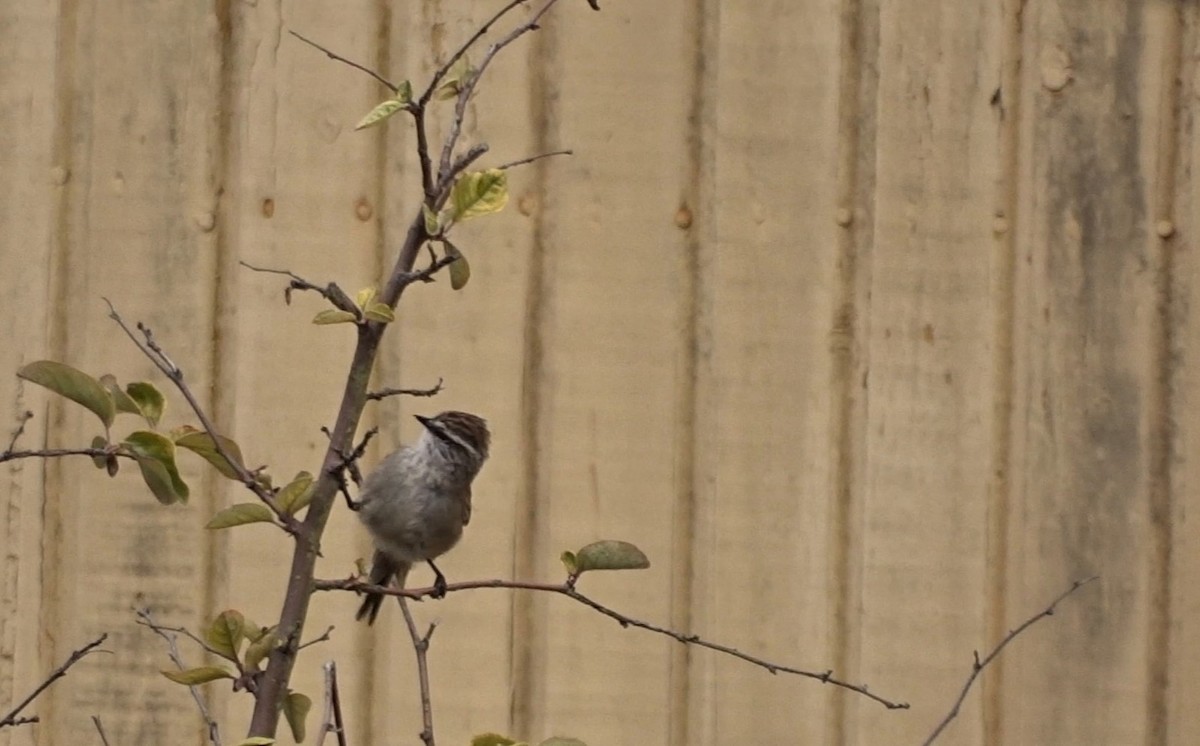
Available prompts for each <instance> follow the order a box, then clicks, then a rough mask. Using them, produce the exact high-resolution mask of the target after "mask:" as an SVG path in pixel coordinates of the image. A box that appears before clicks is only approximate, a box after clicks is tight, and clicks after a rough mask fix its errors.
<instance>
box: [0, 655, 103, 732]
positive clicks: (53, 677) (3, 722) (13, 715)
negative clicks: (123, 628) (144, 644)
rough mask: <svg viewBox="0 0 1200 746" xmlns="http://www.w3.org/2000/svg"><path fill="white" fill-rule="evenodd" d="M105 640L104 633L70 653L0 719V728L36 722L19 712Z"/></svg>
mask: <svg viewBox="0 0 1200 746" xmlns="http://www.w3.org/2000/svg"><path fill="white" fill-rule="evenodd" d="M107 639H108V633H107V632H105V633H104V634H102V635H100V636H99V637H97V638H96V639H95V640H92V641H91V642H89V643H88V644H87V645H84V646H83V647H81V648H79V649H78V650H76V651H74V652H73V653H71V655H69V656H68V657H67V659H66V660H65V661H63V664H62V665H61V666H59V667H58V668H56V669H54V670H53V671H51V672H50V675H49V676H47V677H46V678H45V679H44V680H43V681H42V683H40V684H38V685H37V687H36V688H35V689H34V690H33V691H32V692H30V694H29V696H28V697H26V698H25V699H23V700H21V702H20V703H19V704H18V705H17V706H16V707H14V708H13V709H12V710H11V711H10V712H9V713H8V714H7V715H5V716H4V717H2V718H0V728H4V727H6V726H10V725H27V724H29V723H36V722H38V718H37V716H36V715H34V716H32V717H19V715H20V714H21V710H24V709H25V708H26V707H28V706H29V703H30V702H32V701H33V700H35V699H37V698H38V696H39V695H41V693H42V692H44V691H46V689H47V688H49V686H50V685H51V684H53V683H54V682H56V681H58V680H59V679H61V678H62V677H64V676H66V675H67V670H68V669H70V668H71V666H73V665H75V664H76V663H78V662H79V661H81V660H83V658H84V657H85V656H87V654H88V653H91V652H93V651H94V650H95V649H96V648H98V647H100V646H101V645H103V644H104V641H105V640H107Z"/></svg>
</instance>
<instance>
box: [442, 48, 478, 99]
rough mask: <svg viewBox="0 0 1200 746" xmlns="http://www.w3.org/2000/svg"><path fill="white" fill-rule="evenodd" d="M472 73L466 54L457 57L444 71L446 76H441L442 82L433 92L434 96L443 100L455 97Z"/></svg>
mask: <svg viewBox="0 0 1200 746" xmlns="http://www.w3.org/2000/svg"><path fill="white" fill-rule="evenodd" d="M473 74H474V71H473V70H472V69H471V64H470V63H469V62H467V57H466V55H463V56H462V57H459V58H458V61H457V62H455V63H454V65H452V66H451V67H450V69H449V70H447V71H446V76H445V77H444V78H442V84H441V85H439V86H438V88H437V91H436V92H435V93H434V96H435V98H437V99H438V100H439V101H445V100H446V99H451V98H455V97H457V96H458V94H459V92H461V91H462V89H463V87H464V86H466V84H467V81H468V80H469V79H470V77H471V75H473Z"/></svg>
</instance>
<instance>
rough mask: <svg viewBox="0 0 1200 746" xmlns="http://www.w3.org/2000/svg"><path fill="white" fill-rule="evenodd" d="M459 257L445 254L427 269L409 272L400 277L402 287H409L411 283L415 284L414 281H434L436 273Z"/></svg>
mask: <svg viewBox="0 0 1200 746" xmlns="http://www.w3.org/2000/svg"><path fill="white" fill-rule="evenodd" d="M457 259H458V257H456V256H443V257H440V258H439V259H438V260H437V261H435V262H432V263H431V264H430V265H429V266H428V267H426V268H425V269H422V270H418V271H416V272H407V273H405V275H404V276H403V277H402V278H401V279H400V282H401V287H408V286H409V285H411V284H413V283H414V282H433V276H434V275H436V274H437V273H438V272H440V271H442V270H443V269H444V268H446V267H449V266H450V265H451V264H453V263H454V262H455V261H456V260H457Z"/></svg>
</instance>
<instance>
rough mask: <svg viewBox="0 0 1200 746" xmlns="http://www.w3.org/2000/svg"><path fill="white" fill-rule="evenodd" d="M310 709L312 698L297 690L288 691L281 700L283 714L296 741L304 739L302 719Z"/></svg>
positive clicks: (299, 741) (300, 741)
mask: <svg viewBox="0 0 1200 746" xmlns="http://www.w3.org/2000/svg"><path fill="white" fill-rule="evenodd" d="M311 709H312V700H311V699H309V698H308V697H307V696H305V695H303V694H301V693H299V692H288V695H287V697H286V698H285V699H284V700H283V716H284V717H285V718H287V721H288V726H290V727H291V729H292V737H293V738H295V739H296V743H302V742H303V741H304V719H305V717H307V716H308V711H309V710H311Z"/></svg>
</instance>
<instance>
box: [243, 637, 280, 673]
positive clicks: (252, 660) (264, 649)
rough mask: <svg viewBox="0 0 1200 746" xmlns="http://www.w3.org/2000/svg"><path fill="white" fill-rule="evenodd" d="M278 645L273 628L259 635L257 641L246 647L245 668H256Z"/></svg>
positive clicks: (277, 638)
mask: <svg viewBox="0 0 1200 746" xmlns="http://www.w3.org/2000/svg"><path fill="white" fill-rule="evenodd" d="M278 644H279V637H278V636H277V635H276V634H275V628H274V627H271V628H270V629H269V630H267V631H266V632H265V633H262V634H260V635H259V637H258V639H256V640H254V641H253V642H251V643H250V644H249V645H247V646H246V668H251V669H253V668H257V667H258V664H259V663H262V661H263V659H264V658H266V657H267V656H268V655H270V654H271V651H272V650H274V649H275V646H276V645H278Z"/></svg>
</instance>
